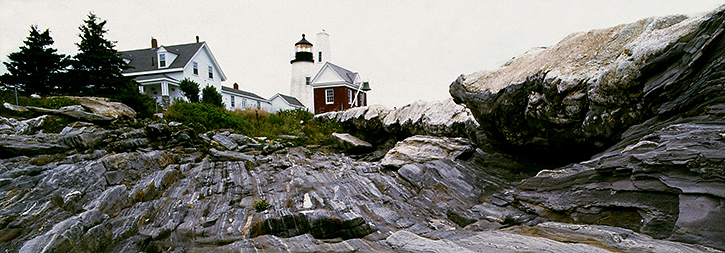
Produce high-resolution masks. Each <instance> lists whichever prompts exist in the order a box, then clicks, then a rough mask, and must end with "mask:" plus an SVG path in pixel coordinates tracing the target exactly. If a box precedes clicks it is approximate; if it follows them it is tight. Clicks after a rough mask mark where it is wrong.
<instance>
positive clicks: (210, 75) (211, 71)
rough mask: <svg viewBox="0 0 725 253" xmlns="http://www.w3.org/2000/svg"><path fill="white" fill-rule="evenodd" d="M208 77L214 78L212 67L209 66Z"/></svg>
mask: <svg viewBox="0 0 725 253" xmlns="http://www.w3.org/2000/svg"><path fill="white" fill-rule="evenodd" d="M209 79H214V68H212V67H211V66H209Z"/></svg>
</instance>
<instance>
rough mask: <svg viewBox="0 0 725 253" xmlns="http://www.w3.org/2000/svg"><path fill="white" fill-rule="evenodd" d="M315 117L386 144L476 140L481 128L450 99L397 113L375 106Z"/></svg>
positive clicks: (462, 108) (423, 104) (399, 110)
mask: <svg viewBox="0 0 725 253" xmlns="http://www.w3.org/2000/svg"><path fill="white" fill-rule="evenodd" d="M315 117H321V118H329V119H333V120H337V121H339V122H341V123H342V124H343V125H344V126H345V129H348V130H350V131H352V132H354V133H355V135H358V134H359V135H360V136H365V137H366V138H365V139H368V140H371V141H383V142H384V141H385V140H387V138H388V137H389V136H394V137H398V138H396V139H398V140H402V139H404V138H406V137H409V136H413V135H431V136H448V137H466V138H475V133H476V127H478V123H476V120H475V119H474V118H473V115H472V114H471V112H470V110H468V109H467V108H466V107H464V106H461V105H457V104H456V103H454V102H453V100H451V99H448V100H443V101H436V102H426V101H416V102H414V103H412V104H409V105H406V106H403V107H401V108H394V109H387V108H385V107H383V106H381V105H372V106H366V107H357V108H352V109H349V110H346V111H340V112H328V113H324V114H320V115H316V116H315Z"/></svg>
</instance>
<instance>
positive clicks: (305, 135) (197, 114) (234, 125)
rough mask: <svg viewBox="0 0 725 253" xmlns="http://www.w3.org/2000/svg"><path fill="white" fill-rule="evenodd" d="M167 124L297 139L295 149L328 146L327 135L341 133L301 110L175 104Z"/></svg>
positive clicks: (337, 125)
mask: <svg viewBox="0 0 725 253" xmlns="http://www.w3.org/2000/svg"><path fill="white" fill-rule="evenodd" d="M164 117H165V118H166V119H168V120H172V121H179V122H184V123H198V124H200V125H202V126H204V127H205V128H206V129H209V130H213V129H222V128H228V129H234V130H235V131H237V132H238V133H240V134H244V135H247V136H253V137H254V136H264V137H269V138H277V136H279V135H293V136H301V137H300V138H298V139H296V140H293V141H292V142H293V143H294V144H295V145H304V144H322V145H326V144H332V143H333V139H332V137H331V134H332V133H333V132H338V131H341V130H342V127H341V126H340V123H338V122H337V121H332V120H327V119H315V118H313V115H312V113H309V112H307V111H304V110H293V111H281V112H277V113H273V114H271V113H268V112H265V111H262V110H255V109H247V110H236V111H233V112H230V111H227V110H225V109H222V108H219V107H216V106H211V105H208V104H203V103H185V102H180V103H179V102H177V103H174V104H173V105H171V107H169V109H168V110H166V114H165V116H164Z"/></svg>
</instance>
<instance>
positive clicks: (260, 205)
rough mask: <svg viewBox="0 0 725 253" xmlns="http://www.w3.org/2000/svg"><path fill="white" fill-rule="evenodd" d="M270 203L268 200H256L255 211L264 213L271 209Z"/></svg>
mask: <svg viewBox="0 0 725 253" xmlns="http://www.w3.org/2000/svg"><path fill="white" fill-rule="evenodd" d="M269 207H270V206H269V203H267V200H266V199H262V200H256V199H255V200H254V210H255V211H257V212H258V213H259V212H263V211H264V210H267V209H269Z"/></svg>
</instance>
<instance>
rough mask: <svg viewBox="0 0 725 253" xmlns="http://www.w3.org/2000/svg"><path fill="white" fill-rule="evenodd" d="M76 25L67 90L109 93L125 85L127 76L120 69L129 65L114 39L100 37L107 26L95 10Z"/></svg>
mask: <svg viewBox="0 0 725 253" xmlns="http://www.w3.org/2000/svg"><path fill="white" fill-rule="evenodd" d="M83 22H84V24H83V25H82V26H80V27H79V29H80V30H81V33H80V34H79V36H80V38H81V42H80V43H77V44H76V45H77V46H78V50H79V52H78V54H76V55H75V57H74V59H73V61H72V63H71V65H72V69H71V70H69V73H70V78H69V79H70V80H71V81H70V82H69V83H68V85H66V88H68V89H69V90H68V91H67V92H68V93H69V94H77V95H91V96H103V97H112V96H113V95H116V94H120V93H122V92H123V89H126V88H129V85H128V84H129V82H130V80H131V78H128V77H124V76H123V75H122V71H123V70H125V69H128V68H130V66H129V65H128V64H127V63H126V62H125V61H123V59H122V58H121V56H120V54H119V53H118V51H116V49H114V46H115V45H114V44H115V41H109V40H107V39H106V38H104V35H105V34H106V32H107V30H105V29H104V28H103V27H104V26H105V25H106V21H105V20H103V21H101V20H100V19H99V18H98V17H97V16H96V14H93V13H90V14H88V19H87V20H84V21H83Z"/></svg>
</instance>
